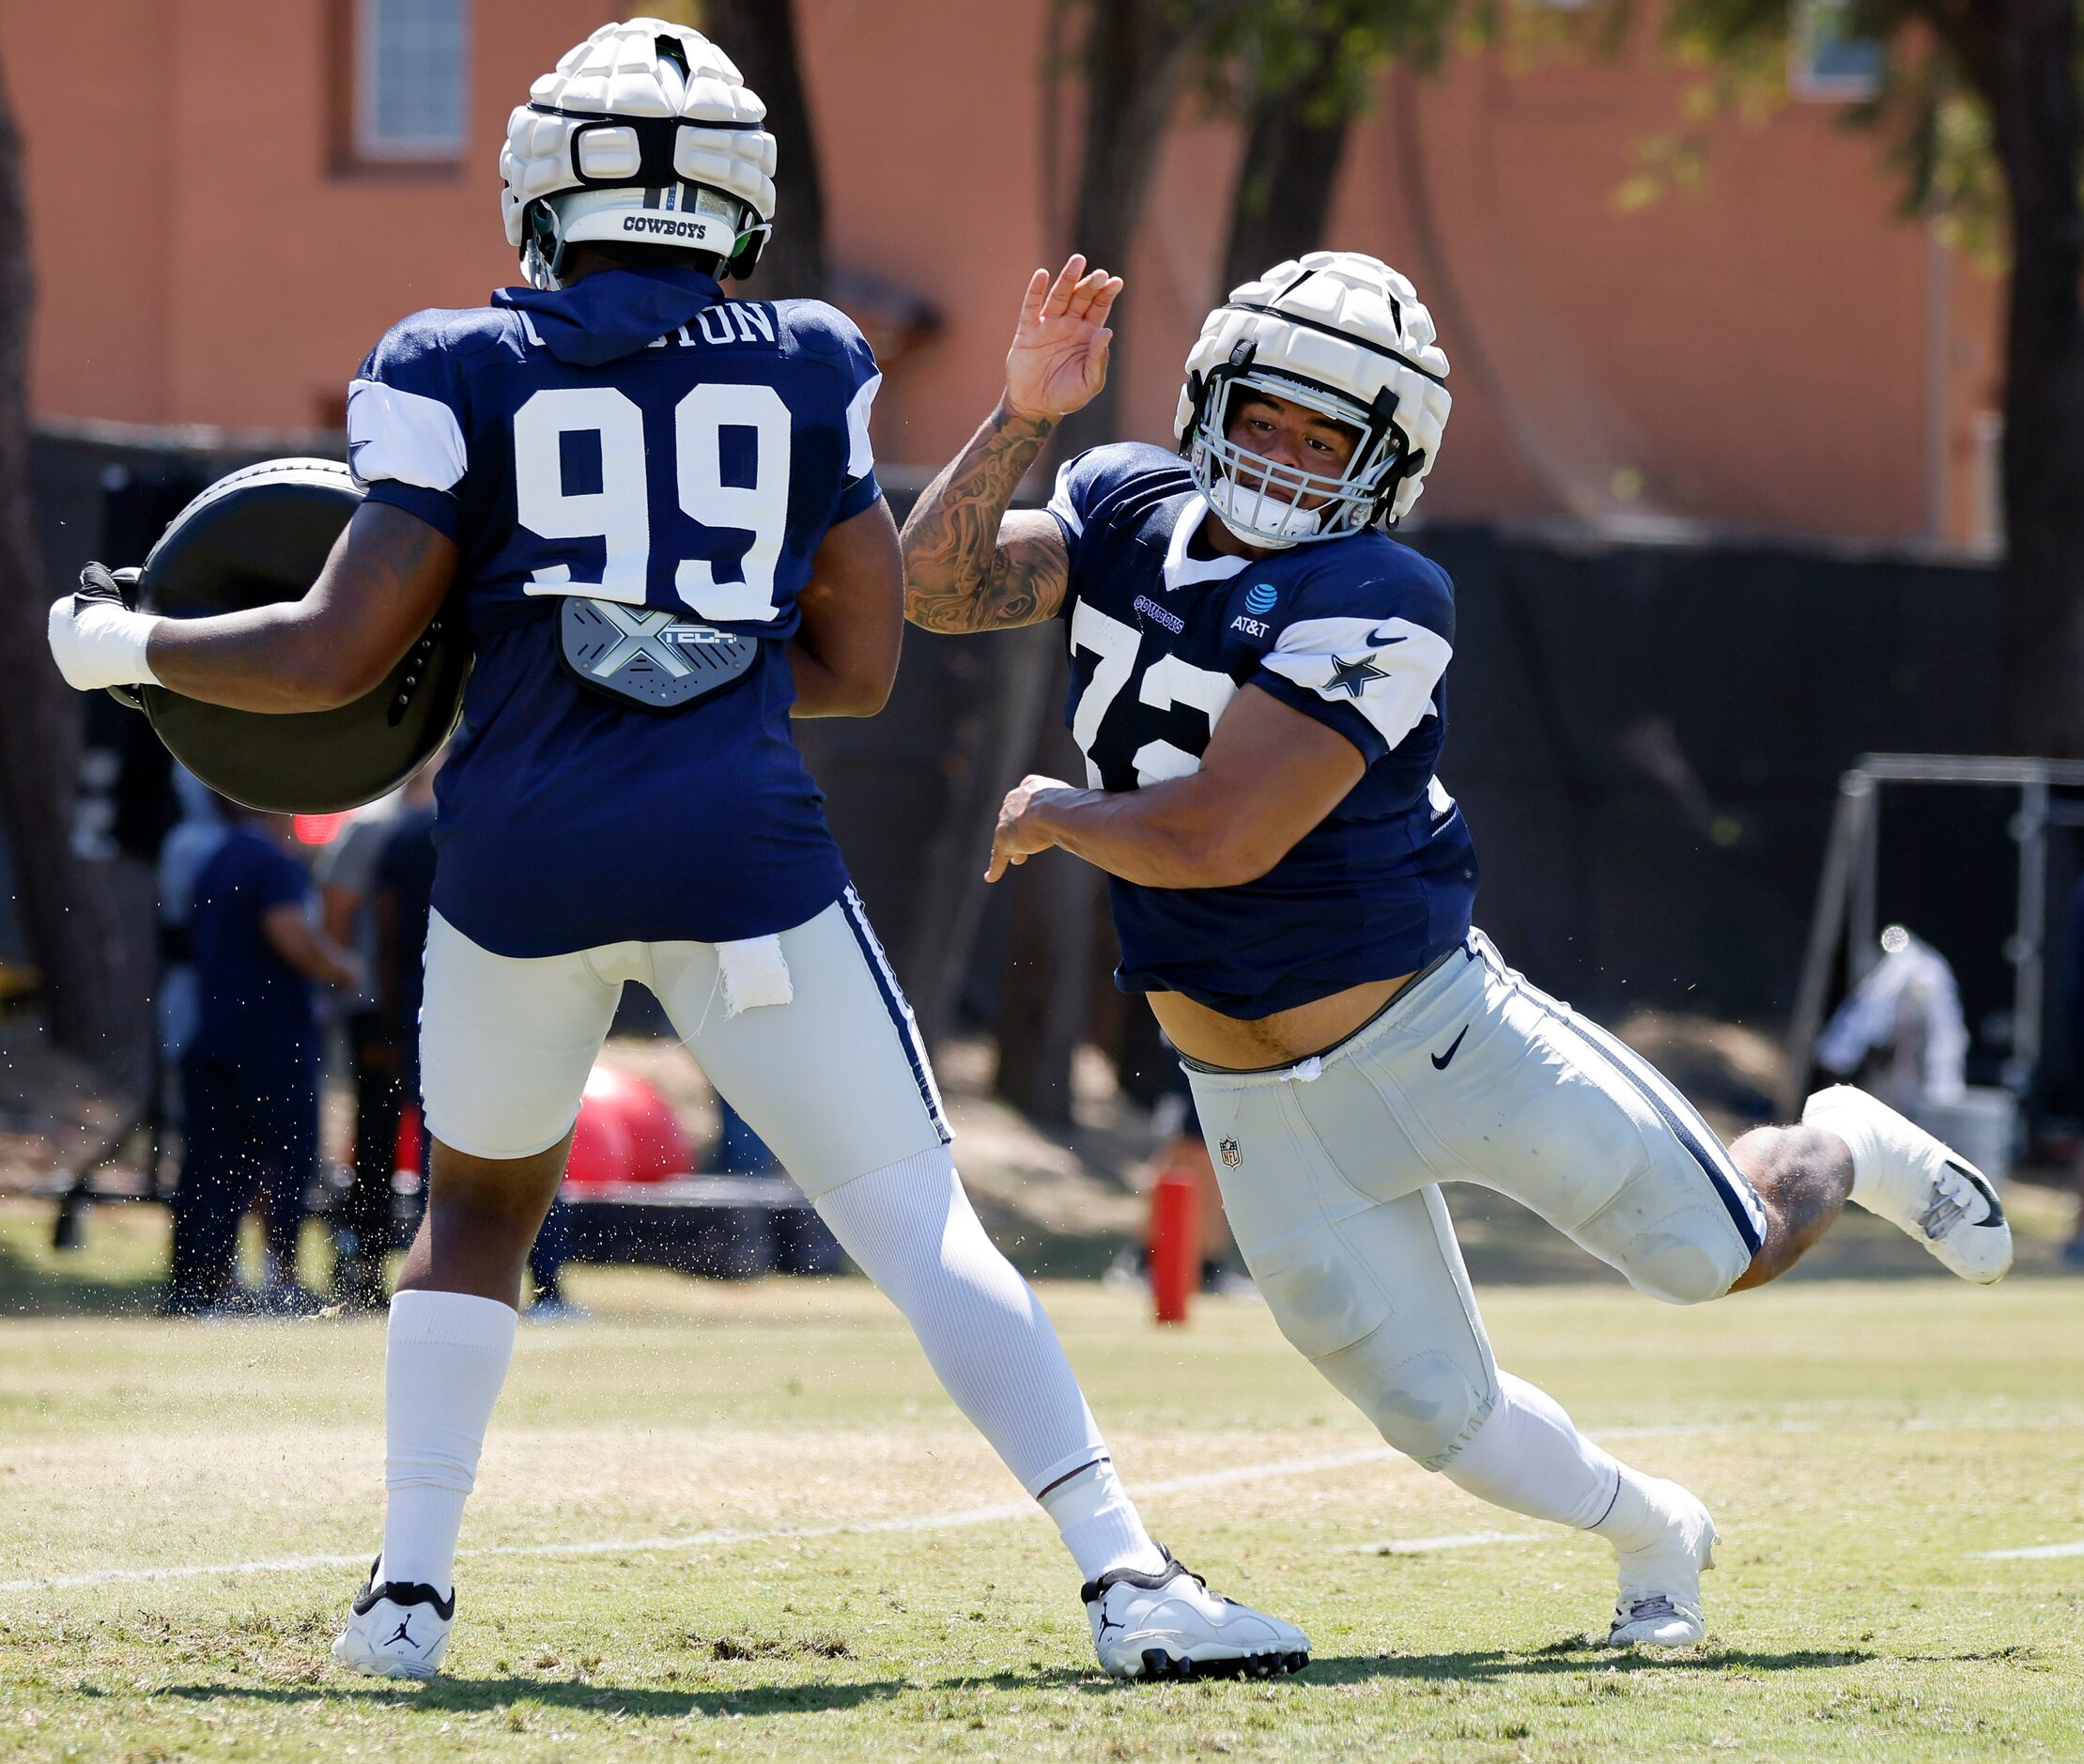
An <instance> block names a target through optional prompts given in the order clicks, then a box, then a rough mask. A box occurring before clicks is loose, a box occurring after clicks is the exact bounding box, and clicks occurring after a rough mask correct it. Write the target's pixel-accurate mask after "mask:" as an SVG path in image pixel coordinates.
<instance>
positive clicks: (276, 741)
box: [134, 459, 471, 814]
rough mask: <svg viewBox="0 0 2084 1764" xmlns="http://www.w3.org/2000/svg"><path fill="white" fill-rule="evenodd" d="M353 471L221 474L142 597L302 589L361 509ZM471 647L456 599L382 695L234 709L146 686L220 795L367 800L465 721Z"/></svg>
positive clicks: (166, 725) (208, 599) (297, 808)
mask: <svg viewBox="0 0 2084 1764" xmlns="http://www.w3.org/2000/svg"><path fill="white" fill-rule="evenodd" d="M361 503H362V491H361V490H360V489H359V488H358V487H356V485H355V482H354V479H353V478H352V476H351V475H350V474H349V472H348V471H347V467H346V466H344V465H342V464H340V463H339V462H337V461H335V460H331V459H273V460H269V461H266V462H264V463H263V464H260V465H256V466H249V467H247V468H245V469H244V470H243V471H239V472H233V473H231V474H230V475H229V476H228V477H224V478H220V479H219V480H218V481H217V482H216V483H215V484H213V485H211V486H210V487H209V488H208V489H207V490H205V491H204V492H203V493H202V494H201V495H200V496H198V497H197V498H196V499H195V500H194V501H193V503H189V505H188V506H187V507H186V508H184V509H183V510H181V512H180V513H179V514H178V516H176V517H175V518H174V521H173V524H172V525H171V526H169V527H168V528H167V530H166V531H165V533H164V534H162V535H161V536H160V541H159V543H158V544H157V545H155V546H154V547H153V548H152V551H151V555H150V556H149V557H147V559H146V561H145V568H144V571H143V574H142V575H141V577H140V578H139V580H138V584H137V591H136V597H135V601H134V604H135V605H136V606H137V608H138V610H139V611H144V612H157V613H160V614H162V615H163V616H165V617H168V618H177V619H179V618H206V617H208V616H210V615H211V614H213V613H219V612H237V611H245V610H247V609H249V608H252V607H259V606H272V605H275V604H278V603H279V602H282V601H285V600H296V599H300V598H301V597H302V596H303V594H304V591H305V590H306V589H308V588H309V587H310V586H311V584H312V583H313V582H314V581H316V580H317V579H318V572H319V570H320V569H321V568H323V567H324V565H325V562H326V556H327V553H328V552H330V551H331V550H332V547H333V543H334V541H335V540H337V539H338V538H339V536H340V534H341V532H342V530H343V529H344V528H346V526H347V522H348V520H349V519H350V518H352V517H353V515H354V512H355V510H356V509H357V508H358V507H360V506H361ZM470 671H471V650H470V642H469V638H468V635H467V633H466V632H465V630H464V627H463V622H462V619H461V617H460V615H459V612H458V611H456V610H455V609H454V608H451V609H449V610H446V611H444V612H443V613H442V614H440V616H438V617H436V619H435V620H434V621H433V622H432V623H431V624H430V625H429V626H428V627H427V628H426V630H425V633H423V634H422V636H421V638H420V640H419V642H416V643H414V644H413V646H412V647H411V648H410V649H409V650H408V651H407V652H406V654H405V657H404V658H403V659H401V660H400V661H399V663H398V664H397V666H396V667H394V668H393V669H392V671H391V673H390V675H389V676H388V677H387V678H386V679H385V680H384V681H383V683H382V684H381V685H379V686H378V687H377V688H376V689H375V690H373V691H371V692H367V693H365V694H363V696H362V697H361V698H358V699H356V700H355V701H354V703H353V704H342V705H340V706H338V707H337V708H335V709H332V710H321V711H309V712H301V713H293V714H289V715H273V714H269V713H265V712H260V711H244V710H230V709H227V708H225V707H224V705H221V704H204V703H202V702H201V701H200V700H197V699H192V698H183V697H181V696H180V695H179V694H178V693H175V692H170V691H168V690H167V689H165V688H164V687H158V686H145V687H140V688H138V689H137V698H138V700H139V701H140V703H141V704H142V705H143V708H144V711H145V714H146V715H147V717H148V718H150V719H151V723H152V729H153V733H154V734H156V735H158V736H159V738H160V739H161V740H162V742H164V743H165V744H166V748H167V750H168V751H169V752H171V753H172V754H173V755H174V757H175V758H176V759H178V760H179V761H180V762H181V764H182V765H184V766H187V767H188V768H189V770H190V771H192V772H193V773H194V774H195V775H196V777H198V778H200V779H201V780H202V781H204V782H205V783H206V784H208V785H209V787H210V788H211V789H212V790H215V791H218V792H219V793H221V794H222V795H224V796H226V797H231V798H232V799H233V800H234V801H236V802H242V803H245V804H246V805H247V806H248V807H249V808H255V809H263V810H269V811H272V812H277V813H289V814H321V813H332V812H338V811H340V810H343V809H353V808H359V807H361V806H362V805H363V803H365V802H373V801H374V800H376V798H377V797H380V796H383V795H384V794H386V793H387V792H389V791H391V790H393V789H395V788H396V787H397V786H398V785H399V784H401V783H403V782H404V781H406V780H407V779H408V778H409V777H411V776H412V774H413V773H414V772H416V771H418V770H419V769H420V767H421V766H424V765H425V764H426V762H427V760H428V759H429V758H430V757H432V755H433V753H434V751H435V750H436V749H437V748H439V747H440V745H441V743H442V742H443V741H445V740H446V739H447V738H448V735H449V732H450V731H451V730H452V729H454V728H455V721H456V718H457V716H458V715H459V714H460V713H461V710H462V705H463V685H464V681H465V680H466V679H467V678H468V677H469V674H470Z"/></svg>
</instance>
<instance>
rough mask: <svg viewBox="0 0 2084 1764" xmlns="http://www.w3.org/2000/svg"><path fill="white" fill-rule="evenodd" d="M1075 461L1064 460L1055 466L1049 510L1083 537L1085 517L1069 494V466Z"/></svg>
mask: <svg viewBox="0 0 2084 1764" xmlns="http://www.w3.org/2000/svg"><path fill="white" fill-rule="evenodd" d="M1076 463H1077V462H1076V461H1075V460H1066V461H1065V462H1064V464H1062V465H1060V466H1058V467H1057V487H1056V488H1055V489H1054V490H1052V491H1051V492H1050V496H1049V512H1050V513H1051V514H1053V515H1055V516H1056V517H1057V519H1058V520H1060V521H1062V522H1063V523H1064V525H1065V526H1067V527H1069V528H1070V529H1071V530H1072V532H1073V533H1074V534H1078V535H1079V536H1080V537H1083V536H1084V534H1085V531H1086V518H1085V516H1083V515H1081V514H1080V513H1079V512H1078V506H1077V504H1076V503H1074V502H1073V500H1072V494H1071V468H1072V467H1073V465H1075V464H1076Z"/></svg>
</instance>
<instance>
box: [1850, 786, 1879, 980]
mask: <svg viewBox="0 0 2084 1764" xmlns="http://www.w3.org/2000/svg"><path fill="white" fill-rule="evenodd" d="M1852 876H1853V880H1852V924H1851V929H1850V930H1849V931H1848V932H1847V933H1846V935H1845V985H1846V987H1847V989H1848V990H1849V989H1850V988H1852V987H1854V986H1857V985H1859V984H1860V982H1861V981H1863V980H1865V979H1866V978H1867V976H1868V975H1869V974H1871V973H1873V972H1874V970H1875V968H1876V966H1877V965H1878V964H1879V962H1880V961H1881V926H1880V925H1879V924H1878V923H1877V922H1876V914H1877V912H1878V911H1879V908H1878V907H1877V905H1876V901H1877V899H1878V897H1879V895H1880V892H1881V786H1880V785H1879V783H1877V782H1876V780H1875V779H1874V778H1873V776H1872V775H1868V777H1867V794H1866V797H1865V807H1864V808H1863V810H1862V811H1861V812H1860V823H1859V840H1858V843H1857V844H1856V845H1855V847H1854V849H1853V872H1852Z"/></svg>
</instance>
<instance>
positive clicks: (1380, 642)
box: [1367, 631, 1411, 649]
mask: <svg viewBox="0 0 2084 1764" xmlns="http://www.w3.org/2000/svg"><path fill="white" fill-rule="evenodd" d="M1367 641H1368V642H1371V643H1373V644H1374V645H1375V647H1376V648H1378V649H1387V648H1388V647H1389V646H1390V644H1392V643H1408V642H1411V633H1410V632H1409V631H1399V632H1398V633H1397V635H1396V636H1395V637H1384V636H1383V635H1382V632H1380V631H1369V632H1368V633H1367Z"/></svg>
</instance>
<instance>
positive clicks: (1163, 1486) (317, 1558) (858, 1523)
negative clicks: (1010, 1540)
mask: <svg viewBox="0 0 2084 1764" xmlns="http://www.w3.org/2000/svg"><path fill="white" fill-rule="evenodd" d="M1397 1456H1398V1454H1397V1452H1395V1451H1392V1450H1391V1449H1390V1448H1389V1447H1386V1446H1377V1447H1370V1448H1368V1449H1366V1450H1361V1451H1345V1452H1332V1453H1328V1454H1326V1455H1325V1456H1323V1457H1320V1458H1285V1459H1281V1460H1279V1461H1278V1462H1273V1463H1253V1464H1237V1465H1233V1466H1232V1467H1231V1468H1229V1469H1227V1470H1202V1471H1196V1472H1195V1473H1194V1474H1193V1475H1190V1476H1182V1477H1172V1478H1167V1479H1166V1480H1165V1481H1162V1482H1146V1483H1144V1484H1142V1485H1141V1486H1140V1487H1139V1488H1138V1490H1137V1491H1136V1492H1137V1493H1138V1494H1140V1495H1142V1496H1145V1497H1150V1496H1152V1495H1162V1494H1183V1493H1191V1492H1192V1491H1194V1490H1196V1489H1209V1488H1221V1487H1223V1486H1224V1485H1225V1484H1227V1483H1232V1482H1257V1481H1263V1480H1265V1479H1266V1478H1270V1477H1290V1476H1310V1475H1313V1474H1315V1473H1317V1472H1319V1471H1324V1470H1344V1469H1349V1468H1351V1467H1352V1466H1354V1465H1358V1464H1368V1463H1377V1462H1383V1461H1385V1460H1389V1459H1394V1458H1396V1457H1397ZM1035 1510H1036V1509H1035V1503H1034V1502H1033V1501H1026V1500H1022V1501H1003V1502H1001V1503H999V1504H998V1505H997V1506H996V1507H971V1508H967V1509H963V1510H960V1511H957V1512H948V1513H908V1514H905V1515H903V1517H901V1518H895V1519H850V1520H842V1521H840V1522H838V1523H836V1524H824V1525H774V1526H769V1527H767V1528H765V1529H764V1530H757V1531H737V1530H722V1531H686V1532H681V1533H679V1534H677V1535H673V1536H668V1537H660V1538H619V1539H618V1538H594V1539H589V1540H580V1541H576V1542H566V1543H504V1544H492V1545H489V1546H487V1547H486V1548H485V1549H480V1550H460V1551H458V1552H457V1554H458V1555H465V1556H470V1557H472V1558H481V1557H487V1556H572V1555H655V1554H658V1553H660V1552H664V1551H672V1550H707V1549H718V1548H722V1547H724V1546H726V1545H729V1544H734V1543H769V1542H778V1541H780V1540H783V1539H788V1538H838V1537H849V1536H868V1535H873V1534H875V1533H879V1532H908V1531H953V1530H957V1529H959V1528H960V1527H962V1526H965V1525H991V1524H999V1523H1000V1522H1001V1521H1004V1520H1010V1519H1025V1518H1026V1517H1027V1515H1028V1514H1030V1513H1032V1512H1034V1511H1035ZM369 1556H370V1552H368V1551H366V1550H363V1551H360V1552H357V1553H356V1554H354V1555H279V1556H270V1557H266V1558H263V1559H261V1560H258V1561H253V1562H215V1563H208V1564H194V1563H191V1564H184V1565H182V1566H179V1567H174V1568H98V1569H93V1570H90V1571H87V1572H85V1573H80V1574H42V1575H36V1576H32V1577H31V1578H29V1579H26V1580H0V1593H5V1592H45V1591H58V1590H60V1589H62V1588H65V1587H69V1586H108V1585H110V1584H112V1583H116V1582H120V1581H152V1580H209V1579H213V1578H214V1579H224V1578H228V1577H231V1576H234V1575H250V1574H290V1573H297V1572H300V1571H302V1570H305V1569H313V1568H365V1567H366V1566H367V1564H368V1561H369Z"/></svg>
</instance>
